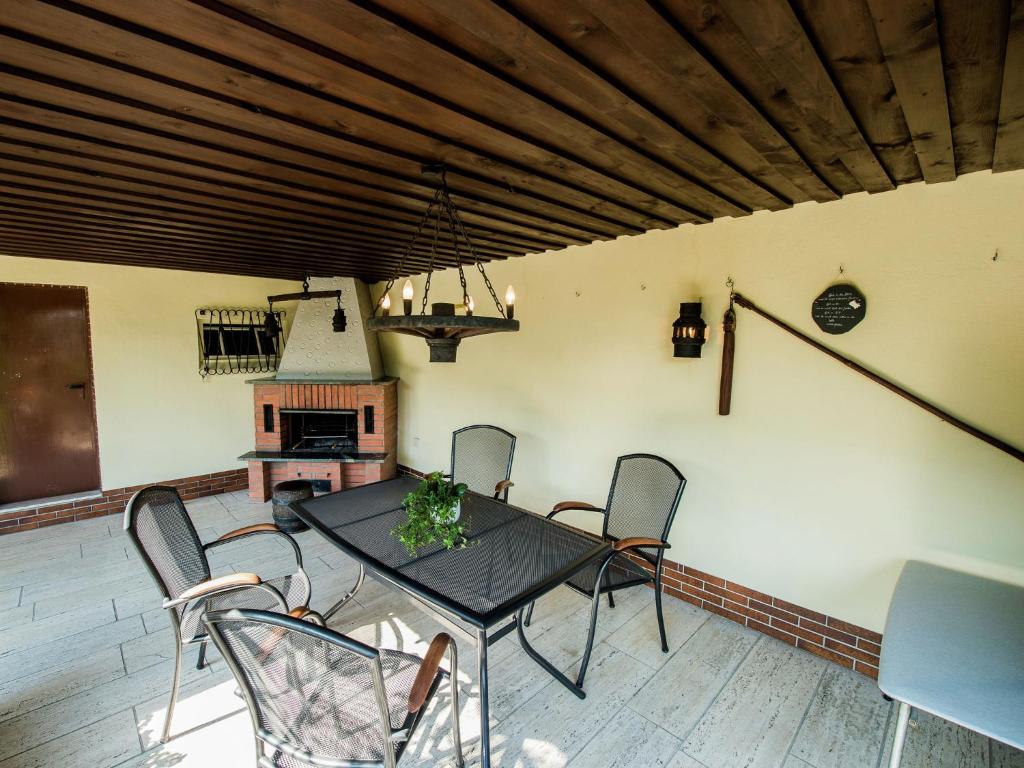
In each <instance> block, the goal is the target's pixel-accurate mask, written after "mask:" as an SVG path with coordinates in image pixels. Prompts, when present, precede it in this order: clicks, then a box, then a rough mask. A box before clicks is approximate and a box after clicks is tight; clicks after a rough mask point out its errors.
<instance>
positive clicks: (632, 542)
mask: <svg viewBox="0 0 1024 768" xmlns="http://www.w3.org/2000/svg"><path fill="white" fill-rule="evenodd" d="M633 547H657V548H658V549H669V545H668V544H666V543H665V542H664V541H661V540H660V539H648V538H644V537H642V536H634V537H632V538H629V539H619V540H618V541H616V542H614V543H613V544H612V549H614V550H615V551H616V552H621V551H622V550H624V549H631V548H633Z"/></svg>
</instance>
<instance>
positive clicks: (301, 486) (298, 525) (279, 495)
mask: <svg viewBox="0 0 1024 768" xmlns="http://www.w3.org/2000/svg"><path fill="white" fill-rule="evenodd" d="M311 498H313V484H312V483H311V482H309V480H285V481H284V482H283V483H278V484H277V485H275V486H274V496H273V504H274V522H275V523H276V524H277V527H278V528H280V529H281V530H282V531H284V532H285V533H298V532H299V531H305V530H307V529H308V528H309V526H308V525H306V524H305V523H304V522H302V521H301V520H299V518H298V517H296V516H295V513H294V512H292V510H291V508H289V506H288V505H289V504H291V503H292V502H293V501H300V500H301V499H311Z"/></svg>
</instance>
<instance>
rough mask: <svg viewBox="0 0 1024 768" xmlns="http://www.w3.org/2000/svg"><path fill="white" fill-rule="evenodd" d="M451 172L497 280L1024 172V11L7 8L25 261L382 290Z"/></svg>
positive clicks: (685, 4) (2, 34)
mask: <svg viewBox="0 0 1024 768" xmlns="http://www.w3.org/2000/svg"><path fill="white" fill-rule="evenodd" d="M438 161H441V162H444V163H446V164H447V165H448V167H449V169H450V170H449V182H450V185H451V188H452V191H453V195H454V197H455V199H456V202H457V204H458V205H459V206H460V207H461V208H462V209H463V213H464V218H465V221H466V224H467V225H468V226H469V228H470V230H471V232H472V233H473V235H474V237H475V240H476V244H477V247H478V249H479V252H480V255H481V256H482V257H483V258H485V259H504V258H508V257H510V256H517V255H521V254H524V253H529V252H537V251H543V250H546V249H557V248H561V247H563V246H565V245H568V244H573V243H588V242H592V241H594V240H603V239H609V238H614V237H616V236H618V235H623V234H637V233H640V232H643V231H646V230H649V229H652V228H668V227H674V226H677V225H679V224H682V223H697V224H699V223H704V222H708V221H711V220H713V219H715V218H717V217H720V216H742V215H746V214H749V213H751V212H752V211H756V210H761V209H770V210H777V209H781V208H786V207H789V206H791V205H793V204H794V203H798V202H803V201H808V200H814V201H818V202H827V201H830V200H835V199H837V198H839V197H842V196H843V195H846V194H850V193H854V192H861V191H868V192H883V191H886V190H889V189H893V188H894V187H895V186H896V185H898V184H905V183H909V182H915V181H921V180H923V181H926V182H939V181H948V180H951V179H953V178H955V177H956V176H957V175H958V174H961V173H969V172H972V171H978V170H982V169H988V168H993V169H995V170H997V171H1003V170H1009V169H1015V168H1021V167H1022V166H1024V0H972V1H971V2H964V0H558V2H551V1H550V0H376V1H373V0H145V1H144V0H132V2H124V0H79V1H78V2H72V1H71V0H0V252H5V253H9V254H16V255H24V256H40V257H48V258H58V259H73V260H84V261H97V262H108V263H120V264H141V265H150V266H159V267H170V268H176V269H189V270H200V271H216V272H228V273H236V274H249V275H265V276H274V277H287V278H298V277H301V276H302V275H304V274H314V275H327V274H342V275H356V276H359V277H362V278H364V279H367V280H378V279H382V278H386V277H389V276H391V275H392V274H393V273H394V271H395V269H396V266H397V264H398V263H399V261H400V259H401V257H402V254H403V252H404V251H405V246H406V242H407V241H408V239H409V238H410V236H411V234H412V233H413V232H414V231H415V228H416V223H417V221H418V219H419V216H420V214H421V213H422V211H423V209H424V207H425V206H426V203H427V201H428V200H429V199H430V197H431V194H432V189H431V186H430V182H429V181H427V180H425V179H424V178H422V177H421V175H420V167H421V165H422V164H424V163H433V162H438ZM428 252H429V249H428V248H427V247H426V246H425V245H424V246H421V247H417V248H415V249H413V250H412V252H411V253H410V254H409V257H408V260H407V261H406V266H405V270H404V271H405V272H406V273H414V272H420V271H422V270H423V269H424V268H425V267H426V265H427V258H428ZM442 255H443V257H444V259H445V260H446V263H451V262H452V260H453V254H452V251H451V250H450V249H444V250H443V253H442Z"/></svg>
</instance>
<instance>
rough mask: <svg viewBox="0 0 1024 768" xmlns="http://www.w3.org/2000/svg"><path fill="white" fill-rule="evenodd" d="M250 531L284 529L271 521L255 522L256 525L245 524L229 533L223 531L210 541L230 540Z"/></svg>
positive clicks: (268, 531)
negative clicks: (222, 533)
mask: <svg viewBox="0 0 1024 768" xmlns="http://www.w3.org/2000/svg"><path fill="white" fill-rule="evenodd" d="M251 533H284V531H282V530H281V529H280V528H278V527H277V526H276V525H274V524H273V523H257V524H256V525H247V526H245V527H244V528H239V529H237V530H234V531H231V532H229V533H225V534H224V535H223V536H221V537H219V538H218V539H217V540H216V541H215V542H212V543H214V544H216V543H218V542H222V541H231V540H232V539H237V538H238V537H239V536H248V535H249V534H251Z"/></svg>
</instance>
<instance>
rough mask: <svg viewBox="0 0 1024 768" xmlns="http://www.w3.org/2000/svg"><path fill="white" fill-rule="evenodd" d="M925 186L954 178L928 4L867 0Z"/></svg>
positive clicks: (930, 0)
mask: <svg viewBox="0 0 1024 768" xmlns="http://www.w3.org/2000/svg"><path fill="white" fill-rule="evenodd" d="M867 4H868V7H869V8H870V9H871V15H872V17H873V18H874V21H875V30H876V32H877V33H878V41H879V43H880V44H881V46H882V51H883V52H884V53H885V61H886V64H887V65H888V67H889V73H890V74H891V75H892V80H893V83H895V85H896V92H897V93H898V94H899V97H900V104H901V105H902V106H903V112H904V114H905V115H906V118H907V125H908V126H909V128H910V135H911V137H912V138H913V140H914V148H915V150H916V151H917V158H918V162H920V164H921V173H922V174H923V175H924V180H925V182H927V183H934V182H939V181H951V180H953V179H955V178H956V159H955V157H954V155H953V135H952V131H951V128H950V124H949V104H948V102H947V99H946V80H945V74H944V72H943V68H942V45H941V40H940V37H939V20H938V17H937V16H936V13H935V3H934V0H867Z"/></svg>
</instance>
